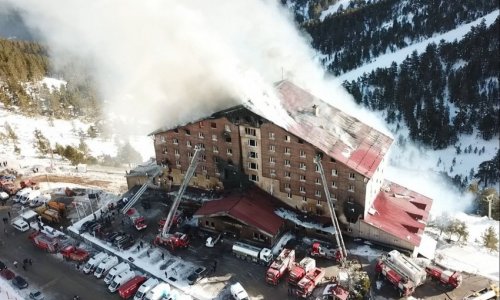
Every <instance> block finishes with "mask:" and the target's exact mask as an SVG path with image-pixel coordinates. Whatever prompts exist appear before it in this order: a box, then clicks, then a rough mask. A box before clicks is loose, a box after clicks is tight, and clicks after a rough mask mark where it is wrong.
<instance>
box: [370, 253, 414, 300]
mask: <svg viewBox="0 0 500 300" xmlns="http://www.w3.org/2000/svg"><path fill="white" fill-rule="evenodd" d="M375 272H376V273H377V274H378V276H383V277H385V278H386V279H387V280H388V281H389V282H390V283H391V284H392V285H393V286H395V287H396V288H397V289H398V291H399V295H400V296H401V297H407V296H410V295H411V294H413V292H414V291H415V283H414V282H413V281H411V280H410V279H409V278H408V277H407V276H405V275H404V273H403V272H402V271H400V270H399V269H398V267H397V266H395V265H394V264H393V263H392V262H391V261H389V260H388V259H387V257H386V256H382V257H381V258H380V259H379V260H378V261H377V264H376V265H375Z"/></svg>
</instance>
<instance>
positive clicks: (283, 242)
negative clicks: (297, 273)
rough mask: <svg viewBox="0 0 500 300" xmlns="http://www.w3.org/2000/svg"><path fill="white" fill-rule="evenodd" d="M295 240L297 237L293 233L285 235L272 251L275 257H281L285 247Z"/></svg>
mask: <svg viewBox="0 0 500 300" xmlns="http://www.w3.org/2000/svg"><path fill="white" fill-rule="evenodd" d="M293 238H295V235H293V234H292V233H291V232H287V233H285V234H284V235H282V236H281V238H280V240H279V241H278V242H277V243H276V244H275V245H274V247H273V249H272V251H273V255H274V256H277V255H279V254H280V252H281V250H282V249H283V247H284V246H285V245H286V243H288V241H289V240H291V239H293Z"/></svg>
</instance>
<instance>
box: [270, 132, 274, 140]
mask: <svg viewBox="0 0 500 300" xmlns="http://www.w3.org/2000/svg"><path fill="white" fill-rule="evenodd" d="M269 139H270V140H274V132H269Z"/></svg>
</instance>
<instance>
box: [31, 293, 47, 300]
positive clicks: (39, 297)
mask: <svg viewBox="0 0 500 300" xmlns="http://www.w3.org/2000/svg"><path fill="white" fill-rule="evenodd" d="M30 299H31V300H44V299H45V297H44V296H43V294H42V292H40V291H34V292H31V293H30Z"/></svg>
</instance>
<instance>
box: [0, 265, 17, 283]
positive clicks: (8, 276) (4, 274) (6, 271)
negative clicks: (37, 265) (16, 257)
mask: <svg viewBox="0 0 500 300" xmlns="http://www.w3.org/2000/svg"><path fill="white" fill-rule="evenodd" d="M0 276H2V278H5V279H6V280H11V279H12V278H14V277H16V274H14V272H12V271H11V270H9V269H7V268H5V269H3V270H2V271H0Z"/></svg>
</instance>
